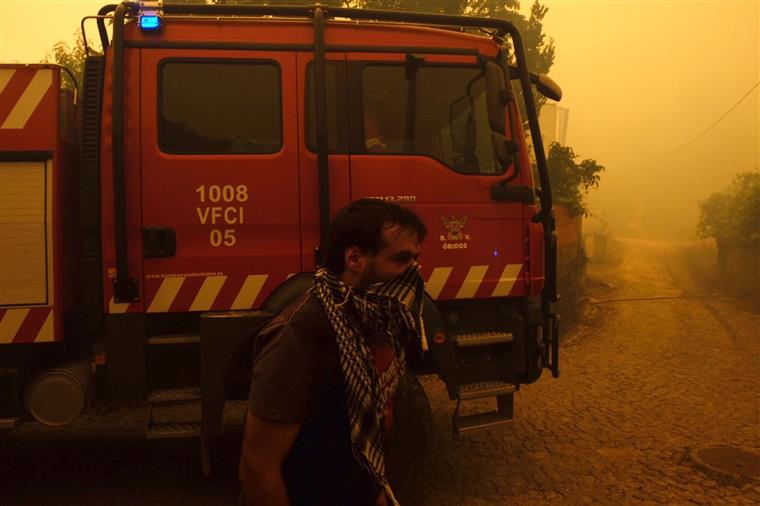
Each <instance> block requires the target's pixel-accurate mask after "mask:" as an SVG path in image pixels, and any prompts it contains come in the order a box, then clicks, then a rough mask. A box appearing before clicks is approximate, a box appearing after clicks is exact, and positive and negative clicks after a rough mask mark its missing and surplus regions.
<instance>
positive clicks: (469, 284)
mask: <svg viewBox="0 0 760 506" xmlns="http://www.w3.org/2000/svg"><path fill="white" fill-rule="evenodd" d="M486 272H488V266H487V265H473V266H472V267H470V270H469V271H467V277H466V278H464V283H462V286H460V287H459V291H458V292H457V295H456V297H455V298H457V299H471V298H473V297H474V296H475V292H477V291H478V288H480V283H482V282H483V278H484V277H486Z"/></svg>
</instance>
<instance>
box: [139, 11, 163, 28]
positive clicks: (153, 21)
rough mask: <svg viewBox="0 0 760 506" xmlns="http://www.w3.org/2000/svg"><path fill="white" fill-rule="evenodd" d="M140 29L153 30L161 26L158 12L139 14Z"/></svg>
mask: <svg viewBox="0 0 760 506" xmlns="http://www.w3.org/2000/svg"><path fill="white" fill-rule="evenodd" d="M139 21H140V30H142V31H144V32H155V31H158V29H159V28H161V16H159V15H158V14H154V13H151V14H148V13H143V14H140V19H139Z"/></svg>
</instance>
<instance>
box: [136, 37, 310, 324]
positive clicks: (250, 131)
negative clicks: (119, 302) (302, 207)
mask: <svg viewBox="0 0 760 506" xmlns="http://www.w3.org/2000/svg"><path fill="white" fill-rule="evenodd" d="M142 68H143V75H142V88H143V100H142V108H143V111H142V121H143V128H142V133H141V135H142V136H143V142H142V144H143V153H142V185H143V237H144V240H145V243H146V244H145V250H146V251H145V260H144V265H145V268H144V271H145V279H144V297H145V304H146V311H147V312H150V313H162V312H179V311H208V310H231V309H251V308H254V307H257V306H258V305H260V304H261V302H262V300H263V298H264V296H265V294H266V293H267V292H268V291H270V290H271V289H272V288H273V287H275V286H277V285H279V284H280V283H282V282H283V281H284V280H285V279H286V278H287V276H288V275H289V274H292V273H295V272H299V271H300V270H301V246H300V241H299V216H298V209H299V204H298V193H297V192H298V173H297V170H298V161H297V148H296V145H297V133H296V131H297V129H296V121H297V115H296V90H295V82H296V78H295V72H296V67H295V54H294V53H288V52H258V51H257V52H250V51H205V50H186V51H181V52H178V51H176V50H175V51H170V50H162V49H150V50H144V51H143V62H142ZM172 245H176V247H175V250H174V251H171V249H172Z"/></svg>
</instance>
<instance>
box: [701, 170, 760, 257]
mask: <svg viewBox="0 0 760 506" xmlns="http://www.w3.org/2000/svg"><path fill="white" fill-rule="evenodd" d="M697 234H698V235H699V237H702V238H708V237H714V238H715V239H716V241H718V243H724V242H727V241H730V242H739V243H756V242H760V172H758V171H754V172H742V173H741V174H739V175H737V176H736V178H735V179H734V181H733V183H732V184H731V186H729V187H728V188H727V189H726V190H723V191H722V192H719V193H713V194H712V195H710V197H708V198H707V199H706V200H703V201H702V202H700V203H699V223H698V224H697Z"/></svg>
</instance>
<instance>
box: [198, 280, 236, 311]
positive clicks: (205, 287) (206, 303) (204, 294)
mask: <svg viewBox="0 0 760 506" xmlns="http://www.w3.org/2000/svg"><path fill="white" fill-rule="evenodd" d="M226 280H227V276H208V277H207V278H206V279H205V280H204V281H203V284H202V285H201V289H200V290H199V291H198V294H197V295H196V296H195V300H193V303H192V304H191V305H190V311H208V310H209V309H211V306H213V305H214V301H215V300H216V296H217V295H219V292H220V291H221V289H222V286H223V285H224V282H225V281H226Z"/></svg>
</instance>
